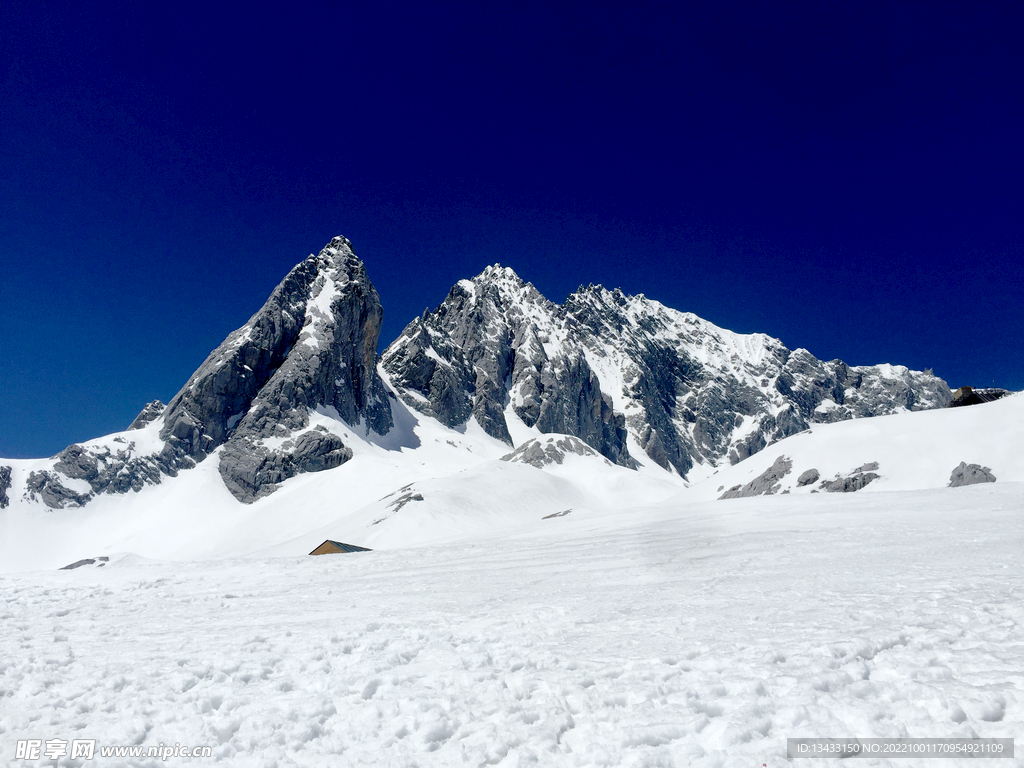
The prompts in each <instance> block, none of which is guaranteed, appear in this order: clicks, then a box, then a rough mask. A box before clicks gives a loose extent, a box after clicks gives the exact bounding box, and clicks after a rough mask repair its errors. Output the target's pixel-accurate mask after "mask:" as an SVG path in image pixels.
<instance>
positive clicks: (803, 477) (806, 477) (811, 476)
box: [796, 469, 820, 488]
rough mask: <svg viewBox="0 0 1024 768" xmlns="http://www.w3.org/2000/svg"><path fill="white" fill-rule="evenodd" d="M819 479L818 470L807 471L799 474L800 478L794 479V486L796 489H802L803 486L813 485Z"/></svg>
mask: <svg viewBox="0 0 1024 768" xmlns="http://www.w3.org/2000/svg"><path fill="white" fill-rule="evenodd" d="M819 477H820V475H819V474H818V470H816V469H808V470H806V471H805V472H801V473H800V477H798V478H797V479H796V485H797V487H798V488H803V487H804V486H805V485H813V484H814V483H816V482H818V478H819Z"/></svg>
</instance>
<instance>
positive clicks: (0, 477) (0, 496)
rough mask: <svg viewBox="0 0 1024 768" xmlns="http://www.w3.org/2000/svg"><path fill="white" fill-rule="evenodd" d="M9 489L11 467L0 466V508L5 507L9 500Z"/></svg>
mask: <svg viewBox="0 0 1024 768" xmlns="http://www.w3.org/2000/svg"><path fill="white" fill-rule="evenodd" d="M10 489H11V468H10V467H0V509H4V508H5V507H7V506H8V505H9V504H10V503H11V500H10V498H9V497H8V496H7V492H8V491H9V490H10Z"/></svg>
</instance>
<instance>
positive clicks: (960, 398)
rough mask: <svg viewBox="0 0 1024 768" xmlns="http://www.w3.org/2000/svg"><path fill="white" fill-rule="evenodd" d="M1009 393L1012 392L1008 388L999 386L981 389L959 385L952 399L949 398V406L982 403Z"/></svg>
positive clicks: (957, 406) (956, 406) (955, 406)
mask: <svg viewBox="0 0 1024 768" xmlns="http://www.w3.org/2000/svg"><path fill="white" fill-rule="evenodd" d="M1011 394H1013V393H1012V392H1010V391H1009V390H1008V389H1000V388H999V387H986V388H983V389H974V388H973V387H960V388H959V389H958V390H956V392H954V393H953V399H952V400H950V402H949V407H950V408H959V407H960V406H964V405H981V404H982V403H991V402H993V401H994V400H999V399H1000V398H1003V397H1006V396H1007V395H1011Z"/></svg>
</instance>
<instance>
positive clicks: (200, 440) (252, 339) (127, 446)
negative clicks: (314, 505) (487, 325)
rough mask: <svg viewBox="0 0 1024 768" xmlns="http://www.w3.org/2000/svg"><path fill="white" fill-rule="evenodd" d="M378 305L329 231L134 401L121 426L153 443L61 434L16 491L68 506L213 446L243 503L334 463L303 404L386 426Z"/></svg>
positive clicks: (159, 472)
mask: <svg viewBox="0 0 1024 768" xmlns="http://www.w3.org/2000/svg"><path fill="white" fill-rule="evenodd" d="M382 316H383V310H382V308H381V304H380V299H379V297H378V295H377V291H376V290H375V289H374V287H373V285H372V284H371V283H370V280H369V278H368V277H367V275H366V270H365V268H364V266H363V263H362V262H361V261H360V260H359V259H358V258H357V257H356V256H355V254H354V253H353V252H352V247H351V243H350V242H349V241H348V240H346V239H345V238H343V237H338V238H335V239H333V240H332V241H331V242H330V243H329V244H328V245H327V246H326V247H325V248H324V249H323V250H322V251H321V252H320V253H319V254H318V255H315V256H314V255H310V256H309V258H307V259H306V260H304V261H303V262H301V263H300V264H298V265H297V266H296V267H295V268H294V269H293V270H292V271H291V272H290V273H289V274H288V275H287V276H286V277H285V279H284V280H283V281H282V282H281V284H280V285H278V286H277V288H276V289H275V290H274V292H273V293H272V294H271V296H270V298H269V299H268V300H267V302H266V303H265V304H264V305H263V307H262V308H261V309H260V310H259V311H258V312H257V313H256V314H254V315H253V316H252V317H251V318H250V319H249V321H248V322H247V323H246V324H245V325H244V326H242V327H241V328H239V329H238V330H237V331H235V332H234V333H232V334H231V335H229V336H228V338H227V339H225V341H224V342H223V343H222V344H221V345H220V346H219V347H217V349H215V350H214V351H213V352H212V353H211V354H210V355H209V357H207V359H206V361H205V362H204V363H203V364H202V365H201V366H200V367H199V369H198V370H197V371H196V372H195V373H194V374H193V375H192V376H191V378H190V379H189V380H188V382H187V383H186V384H185V386H184V387H183V388H182V389H181V391H180V392H178V394H177V395H175V396H174V398H172V399H171V401H170V402H169V403H168V404H167V406H166V407H164V406H163V404H162V403H160V402H159V401H154V402H152V403H149V404H147V405H146V407H145V408H144V409H143V411H142V412H141V413H140V414H139V416H138V417H137V418H136V419H135V420H134V421H133V422H132V424H131V425H130V427H129V431H130V432H134V431H136V430H147V429H149V430H158V435H159V441H158V442H159V446H160V447H159V449H158V450H156V451H153V452H150V453H142V452H140V451H138V450H136V446H135V442H133V441H132V440H128V439H126V438H125V437H123V436H122V437H116V438H113V441H112V442H114V443H120V445H115V446H114V448H110V447H104V448H94V449H87V448H85V447H83V446H80V445H72V446H70V447H68V448H66V449H65V450H64V451H62V452H61V453H60V454H58V456H57V457H56V459H57V461H56V463H55V464H54V465H53V467H52V469H51V470H41V471H37V472H33V473H32V474H31V475H30V476H29V478H28V483H27V489H26V490H27V494H28V495H29V497H30V498H35V497H38V498H40V499H41V500H42V501H43V502H44V503H46V504H47V505H48V506H51V507H55V508H63V507H77V506H81V505H83V504H85V503H86V502H88V501H89V499H91V498H92V497H93V496H95V495H96V494H97V493H124V492H126V491H128V490H139V489H140V488H141V487H142V486H143V485H144V484H146V483H158V482H159V481H160V478H161V477H162V476H163V475H169V476H174V475H176V474H177V473H178V471H180V470H182V469H188V468H190V467H193V466H195V464H196V463H198V462H200V461H203V460H204V459H205V458H206V457H207V456H208V455H209V454H210V453H211V452H212V451H214V450H215V449H217V448H222V451H221V455H220V464H219V470H220V474H221V477H222V478H223V480H224V483H225V485H226V486H227V488H228V489H229V490H230V491H231V493H232V494H234V495H235V497H236V498H238V499H239V500H241V501H244V502H251V501H254V500H255V499H257V498H259V497H260V496H264V495H266V494H267V493H270V492H272V491H273V490H274V489H275V488H276V486H277V483H280V482H281V481H282V480H285V479H287V478H289V477H292V476H294V475H296V474H298V473H300V472H316V471H321V470H324V469H331V468H333V467H337V466H339V465H340V464H342V463H344V462H345V461H347V460H348V459H350V458H351V457H352V452H351V450H350V449H349V448H348V447H347V446H345V444H344V442H343V441H342V439H341V438H340V437H339V436H338V435H335V434H333V433H331V432H329V431H328V430H327V429H326V428H324V427H322V426H318V427H316V428H313V429H308V427H309V423H310V420H309V413H310V411H311V410H315V409H324V410H325V411H326V412H327V413H329V414H330V415H332V416H336V417H337V418H340V419H342V420H344V421H345V422H347V423H348V424H350V425H358V424H363V425H365V426H366V427H367V428H368V429H371V430H373V431H374V432H376V433H378V434H386V433H387V432H388V431H389V430H390V429H391V427H392V417H391V406H390V402H389V398H388V394H387V391H386V389H385V387H384V384H383V382H382V381H381V379H380V377H379V375H378V374H377V370H376V362H377V341H378V337H379V334H380V325H381V319H382ZM126 434H127V433H126ZM122 446H123V447H122ZM72 481H85V482H86V483H88V488H89V490H84V489H82V490H74V486H76V484H77V485H79V486H80V483H76V482H72Z"/></svg>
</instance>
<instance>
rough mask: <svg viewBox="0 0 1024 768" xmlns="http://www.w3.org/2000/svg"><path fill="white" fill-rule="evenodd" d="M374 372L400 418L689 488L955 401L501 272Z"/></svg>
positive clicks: (406, 336)
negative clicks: (848, 430)
mask: <svg viewBox="0 0 1024 768" xmlns="http://www.w3.org/2000/svg"><path fill="white" fill-rule="evenodd" d="M384 369H385V371H387V374H388V376H389V380H390V383H391V385H392V386H393V387H394V388H395V391H396V392H397V393H398V394H399V396H400V397H402V399H403V400H404V401H405V402H406V403H407V404H408V405H409V406H411V407H413V408H415V409H417V410H419V411H420V412H421V413H424V414H427V415H429V416H433V417H434V418H437V419H438V420H439V421H441V422H442V423H444V424H446V425H448V426H457V425H459V424H463V423H465V422H466V421H467V420H468V419H469V418H470V417H473V418H475V419H476V421H477V422H478V423H479V424H480V425H481V426H482V427H483V428H484V430H485V431H486V432H487V433H488V434H490V435H492V436H493V437H496V438H497V439H499V440H502V441H504V442H506V443H509V444H512V443H513V440H512V436H511V433H510V427H509V421H510V420H519V421H521V422H522V423H523V424H525V425H526V426H528V427H536V428H537V429H539V430H540V431H541V432H561V433H566V434H570V435H575V436H577V437H579V438H581V439H582V440H584V441H585V442H586V443H587V444H588V445H590V446H592V447H593V448H595V449H597V450H598V451H600V452H601V453H602V454H603V455H604V456H606V457H607V458H608V459H610V460H611V461H613V462H615V463H617V464H620V465H622V466H627V467H628V466H633V465H634V462H635V461H636V460H640V461H645V462H646V461H648V460H649V461H651V462H653V463H655V464H657V465H659V466H661V467H663V468H665V469H669V470H674V471H676V472H678V473H679V474H680V475H682V476H684V477H688V478H691V479H692V478H693V477H694V475H696V476H697V477H699V476H702V475H705V474H707V471H708V469H709V468H714V467H718V466H720V465H722V464H723V463H736V462H738V461H741V460H742V459H744V458H746V457H747V456H750V455H752V454H754V453H757V452H758V451H760V450H761V449H763V448H764V447H765V446H766V445H768V444H770V443H773V442H775V441H777V440H780V439H782V438H784V437H787V436H789V435H794V434H797V433H798V432H801V431H803V430H805V429H807V428H808V427H809V426H810V425H811V424H819V423H830V422H834V421H842V420H846V419H851V418H859V417H865V416H878V415H882V414H889V413H898V412H901V411H913V410H922V409H928V408H936V407H941V406H944V405H946V404H948V403H949V401H950V399H951V394H950V391H949V388H948V387H947V386H946V383H945V382H944V381H942V380H941V379H939V378H937V377H935V376H933V375H931V374H930V373H922V372H919V371H911V370H908V369H907V368H904V367H902V366H895V365H876V366H859V367H853V366H849V365H847V364H846V363H844V362H842V361H841V360H832V361H830V362H822V361H821V360H818V359H817V358H815V357H814V356H813V355H812V354H811V353H810V352H808V351H807V350H805V349H797V350H792V351H791V350H789V349H787V348H786V347H785V346H784V345H783V344H782V342H781V341H779V340H778V339H773V338H771V337H769V336H766V335H764V334H738V333H733V332H731V331H727V330H725V329H722V328H719V327H717V326H715V325H714V324H712V323H710V322H708V321H706V320H702V319H701V318H699V317H697V316H696V315H693V314H690V313H685V312H679V311H676V310H673V309H670V308H668V307H665V306H664V305H662V304H660V303H658V302H657V301H653V300H651V299H648V298H647V297H645V296H643V295H638V296H627V295H625V294H623V293H622V292H621V291H619V290H611V291H609V290H607V289H605V288H603V287H601V286H593V285H591V286H587V287H581V288H580V289H579V290H577V291H576V292H575V293H573V294H572V295H570V296H569V297H568V298H567V299H566V301H565V303H564V304H563V305H561V306H559V305H557V304H553V303H552V302H550V301H548V300H547V299H545V298H544V297H543V296H541V295H540V293H539V292H538V291H537V289H536V288H534V287H533V286H532V285H531V284H530V283H526V282H524V281H523V280H522V279H520V278H519V276H518V275H516V273H515V272H513V271H512V270H511V269H509V268H507V267H501V266H499V265H494V266H491V267H488V268H487V269H485V270H484V271H483V272H481V273H480V274H479V275H477V276H476V277H475V278H473V279H472V280H462V281H460V282H459V283H457V284H456V285H455V286H454V287H453V288H452V289H451V291H450V293H449V294H448V296H447V298H446V299H445V300H444V301H443V302H442V303H441V305H440V306H439V307H438V308H437V309H436V310H434V311H433V312H425V313H424V314H423V316H422V317H420V318H417V319H415V320H413V321H412V322H411V323H410V324H409V325H408V327H406V329H405V330H404V331H403V332H402V335H401V336H400V337H399V338H398V339H397V340H396V341H395V342H394V343H393V344H392V345H391V346H390V347H388V349H387V350H386V351H385V353H384ZM696 466H699V467H700V468H701V469H700V470H698V471H697V472H693V470H694V468H695V467H696Z"/></svg>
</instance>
